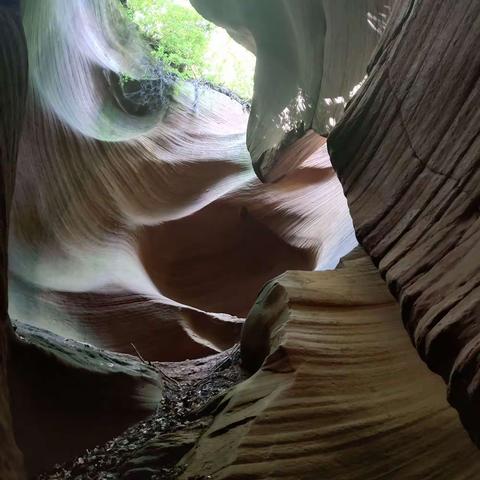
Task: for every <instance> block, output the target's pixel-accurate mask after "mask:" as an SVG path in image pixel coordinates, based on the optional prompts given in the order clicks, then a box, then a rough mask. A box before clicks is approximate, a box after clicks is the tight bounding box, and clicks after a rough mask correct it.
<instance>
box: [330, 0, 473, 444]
mask: <svg viewBox="0 0 480 480" xmlns="http://www.w3.org/2000/svg"><path fill="white" fill-rule="evenodd" d="M405 6H406V7H408V8H405V9H404V10H403V12H400V13H401V14H400V15H398V16H397V17H396V18H395V21H393V22H392V23H391V24H390V26H389V28H388V30H387V32H386V34H385V36H384V38H383V39H382V43H381V45H380V47H379V50H378V52H377V54H376V56H375V58H374V59H373V61H372V63H371V65H370V76H369V78H368V80H367V81H366V83H365V86H364V88H363V89H362V91H361V92H360V93H359V94H358V96H357V97H356V98H355V99H354V101H353V102H352V104H351V106H350V107H349V108H348V110H347V113H346V116H345V119H344V120H343V121H342V124H341V125H340V126H339V128H338V129H336V130H335V131H334V132H333V133H332V135H331V137H330V138H329V148H330V153H331V156H332V161H333V164H334V166H335V168H336V169H337V171H338V174H339V176H340V179H341V181H342V183H343V186H344V189H345V192H346V195H347V197H348V201H349V205H350V209H351V212H352V216H353V218H354V221H355V228H356V231H357V235H358V238H359V240H360V241H361V243H362V244H363V246H364V247H365V249H366V251H367V252H368V254H369V255H370V256H371V257H372V259H373V260H374V262H375V263H376V264H377V265H378V268H379V270H380V272H381V274H382V276H383V277H385V279H386V281H387V284H388V286H389V288H390V290H391V292H392V293H393V294H394V295H395V296H396V297H397V299H398V300H399V301H400V303H401V308H402V315H403V321H404V324H405V326H406V328H407V330H408V332H409V333H410V336H411V338H412V340H413V342H414V344H415V346H416V348H417V350H418V352H419V354H420V356H421V357H422V358H423V359H424V360H425V361H426V362H427V364H428V366H429V367H430V368H431V369H432V370H433V371H435V372H437V373H439V374H440V375H441V376H442V377H443V378H444V380H445V381H446V382H447V383H448V399H449V401H450V403H451V404H452V405H453V406H455V408H457V409H458V411H459V412H460V415H461V418H462V421H463V423H464V424H465V426H466V427H467V428H468V430H469V432H470V434H471V435H472V437H473V439H474V440H475V441H476V442H477V444H478V443H480V416H479V415H478V412H479V409H480V377H479V374H478V372H479V368H480V362H479V348H480V323H479V321H478V319H479V313H480V294H479V284H480V269H479V265H480V262H479V259H480V257H479V247H478V240H479V235H480V223H479V221H478V195H479V182H478V179H479V171H480V170H479V168H478V167H479V162H480V156H479V154H478V152H479V148H480V116H479V115H480V113H479V110H478V104H479V102H480V82H479V80H480V77H479V72H480V51H479V49H478V45H479V43H480V4H479V3H478V2H470V1H460V2H454V3H452V4H450V3H448V2H434V1H412V2H409V3H408V4H406V5H405Z"/></svg>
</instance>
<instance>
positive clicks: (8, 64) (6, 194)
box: [0, 2, 27, 480]
mask: <svg viewBox="0 0 480 480" xmlns="http://www.w3.org/2000/svg"><path fill="white" fill-rule="evenodd" d="M11 4H12V5H11V8H8V7H5V6H3V5H0V116H1V121H0V191H1V196H0V445H1V447H0V478H2V479H4V480H17V479H20V478H23V474H22V472H23V467H22V461H21V456H20V453H19V451H18V449H17V447H16V445H15V440H14V437H13V430H12V425H11V416H10V407H9V398H8V395H9V392H8V388H7V378H6V375H7V370H6V369H7V353H8V352H7V337H8V336H9V333H10V332H9V321H8V314H7V304H8V291H7V288H8V282H7V240H8V227H9V220H8V219H9V213H10V205H11V199H12V194H13V185H14V179H15V164H16V159H17V149H18V140H19V136H20V131H21V125H22V119H23V114H24V107H25V99H26V89H27V78H26V73H27V54H26V46H25V38H24V34H23V29H22V27H21V25H20V22H19V17H18V13H17V9H14V2H11Z"/></svg>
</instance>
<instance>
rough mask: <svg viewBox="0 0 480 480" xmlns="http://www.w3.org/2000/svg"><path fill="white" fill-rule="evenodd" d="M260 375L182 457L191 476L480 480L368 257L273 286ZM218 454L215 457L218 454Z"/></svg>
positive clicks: (253, 361)
mask: <svg viewBox="0 0 480 480" xmlns="http://www.w3.org/2000/svg"><path fill="white" fill-rule="evenodd" d="M261 345H263V346H265V348H266V351H265V354H266V358H264V361H263V363H262V364H261V367H260V369H259V370H258V371H257V372H256V373H255V374H254V375H253V376H252V377H251V378H250V379H248V380H247V381H245V382H243V383H241V384H239V385H238V386H237V387H235V388H234V389H233V390H231V391H230V393H229V394H228V395H227V397H226V398H225V399H224V400H223V401H222V403H221V405H220V406H219V407H218V408H217V414H216V417H215V419H214V421H213V423H212V425H211V426H210V427H209V428H208V429H207V430H206V431H205V433H204V434H203V435H202V437H201V438H200V440H199V442H198V443H197V445H196V447H195V448H194V450H193V452H192V453H190V454H189V455H187V457H185V458H184V460H183V463H184V464H185V465H186V467H187V468H186V471H185V473H184V474H183V476H182V477H181V478H184V479H193V478H200V477H202V478H203V477H208V478H212V479H245V478H249V479H262V480H263V479H279V478H284V479H292V480H294V479H295V480H298V479H312V480H314V479H315V480H317V479H319V478H326V479H327V478H328V479H331V478H332V479H333V478H341V479H362V480H363V479H365V480H366V479H369V480H370V479H373V478H375V479H385V480H387V479H388V480H391V479H399V480H400V479H402V480H403V479H406V478H412V479H414V478H415V479H417V478H418V479H420V478H421V479H432V480H433V479H436V480H438V479H445V480H451V479H452V478H455V479H456V480H460V479H474V478H477V477H478V475H479V474H480V460H479V458H478V451H477V449H476V448H475V446H474V445H473V444H472V443H471V442H470V439H469V438H468V435H467V434H466V433H465V432H464V430H463V428H462V426H461V424H460V422H459V420H458V417H457V414H456V412H455V410H454V409H452V408H451V407H450V406H449V405H448V404H447V402H446V401H445V398H444V397H445V394H444V386H443V382H442V381H441V379H440V378H438V377H437V376H436V375H435V374H433V373H432V372H430V371H429V370H428V369H427V368H426V366H425V365H424V364H423V363H422V361H421V360H420V359H419V358H418V356H417V354H416V352H415V350H414V349H413V347H412V345H411V343H410V341H409V339H408V336H406V335H405V333H404V331H403V328H402V325H401V321H400V310H399V308H398V306H397V304H396V302H395V300H394V299H393V297H392V296H391V295H390V294H389V292H388V291H387V289H386V287H385V285H384V283H383V281H382V279H381V278H380V276H379V275H378V272H377V271H376V269H375V268H374V266H373V265H372V264H371V263H370V260H369V259H367V258H366V256H365V255H364V254H363V253H361V252H360V253H357V254H355V255H352V256H350V257H349V258H347V259H346V260H345V262H344V264H343V268H341V269H339V270H336V271H331V272H313V273H306V272H288V273H286V274H285V275H283V276H281V277H279V278H278V279H276V280H274V281H272V282H271V283H270V284H269V285H267V286H266V287H265V289H264V291H263V292H262V294H261V295H260V296H259V299H258V301H257V303H256V304H255V306H254V307H253V309H252V310H251V312H250V314H249V317H248V319H247V322H246V324H245V331H244V334H243V338H242V355H243V359H244V362H245V363H246V365H248V366H250V367H251V368H255V366H257V364H258V363H259V362H261V361H262V360H263V359H262V358H261V357H259V355H258V352H259V351H260V348H259V346H261ZM214 452H215V453H214Z"/></svg>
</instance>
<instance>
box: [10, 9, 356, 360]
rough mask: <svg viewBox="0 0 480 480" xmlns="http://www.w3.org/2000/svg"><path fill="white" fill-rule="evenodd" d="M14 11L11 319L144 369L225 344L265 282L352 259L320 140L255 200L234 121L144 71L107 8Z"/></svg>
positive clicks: (146, 61) (133, 44)
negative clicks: (26, 83)
mask: <svg viewBox="0 0 480 480" xmlns="http://www.w3.org/2000/svg"><path fill="white" fill-rule="evenodd" d="M24 4H25V6H24V25H25V30H26V37H27V44H28V49H29V62H30V66H31V68H30V78H29V80H30V89H29V96H28V103H27V115H26V121H25V128H24V132H23V136H22V139H21V143H20V150H19V159H18V174H17V179H16V188H15V198H14V201H13V208H12V231H11V234H10V251H9V263H10V274H11V279H12V288H11V289H10V314H11V316H12V317H14V318H17V319H18V320H20V321H23V322H25V323H28V324H31V325H37V326H39V327H42V328H46V329H50V330H51V331H53V332H55V333H57V334H59V335H63V336H67V337H69V338H73V339H76V340H79V341H87V342H90V343H92V344H95V345H97V346H99V347H103V348H111V349H114V350H116V351H118V352H131V350H130V346H129V343H130V342H133V343H135V345H136V347H137V348H138V349H139V351H141V352H142V354H144V355H145V356H146V358H149V359H156V360H178V359H181V358H194V357H198V356H201V355H202V354H205V353H210V352H212V351H215V350H217V351H218V350H220V349H223V348H226V347H229V346H231V345H232V344H233V343H234V342H235V340H237V339H238V332H239V328H238V319H237V318H236V317H243V316H245V315H246V313H247V312H248V309H249V307H250V305H251V304H252V302H253V301H254V299H255V297H256V295H257V293H258V291H259V290H260V289H261V287H262V285H263V284H264V283H265V282H266V281H268V280H270V279H271V278H272V277H273V276H276V275H278V274H281V273H282V272H283V271H285V270H286V269H292V268H293V269H305V270H311V269H315V268H325V267H328V266H334V265H335V264H336V263H337V262H338V259H339V258H340V257H341V256H342V255H343V254H345V253H347V252H348V251H350V249H351V248H353V246H354V245H355V244H356V240H355V238H354V235H353V227H352V224H351V220H350V216H349V213H348V208H347V205H346V200H345V198H344V195H343V192H342V190H341V186H340V183H339V182H338V179H337V178H336V176H335V174H334V172H333V169H332V167H331V165H330V162H329V159H328V154H327V152H326V145H325V139H324V138H323V137H321V136H320V135H318V134H311V135H309V136H307V137H306V138H305V140H304V141H303V143H301V144H300V145H297V146H295V147H292V149H291V150H289V151H288V152H289V155H290V157H291V156H295V157H298V158H300V161H299V162H297V166H298V171H296V172H295V173H294V174H293V175H290V176H288V177H285V178H283V179H282V180H281V181H279V182H278V184H275V185H270V186H266V185H262V184H261V183H260V182H259V181H258V180H257V179H256V178H255V175H254V172H253V170H252V168H251V163H250V156H249V154H248V151H247V149H246V147H245V139H246V129H247V122H248V114H247V113H246V112H245V111H244V110H243V109H242V106H241V105H240V104H238V103H237V102H235V101H234V100H232V99H230V98H229V97H227V96H225V95H223V94H220V93H218V92H216V91H213V90H211V89H208V88H206V87H202V86H198V85H194V84H192V83H186V82H181V81H179V80H177V81H175V80H174V79H172V78H171V77H169V76H168V75H165V74H164V72H162V71H161V68H160V67H158V66H154V65H152V64H151V60H150V56H149V54H148V49H147V48H146V46H145V45H143V43H142V41H141V39H140V38H139V37H138V34H137V32H136V31H135V29H134V28H133V27H132V26H131V25H129V23H128V21H127V19H126V18H125V16H124V15H123V14H122V12H121V10H120V5H119V2H118V1H117V0H105V1H102V2H98V1H94V0H79V1H75V2H64V1H63V0H45V1H42V2H38V1H36V0H26V1H25V2H24ZM122 75H128V76H129V77H131V78H133V79H134V80H133V81H132V83H131V84H130V87H129V88H133V87H131V85H132V84H133V85H134V86H136V88H138V92H140V93H139V98H137V97H138V95H137V97H136V99H132V97H131V96H130V97H129V96H128V95H127V92H126V89H127V87H124V86H123V87H122V84H121V82H120V80H119V79H120V77H121V76H122ZM59 79H61V81H59ZM147 87H148V88H147ZM138 92H137V93H138ZM142 102H143V103H142ZM147 107H148V108H147ZM297 154H298V155H297ZM290 157H289V158H290ZM312 195H313V196H314V197H312ZM210 312H214V313H210ZM224 314H227V315H224ZM228 314H230V315H232V316H233V317H230V316H229V315H228ZM94 319H96V320H94ZM222 320H225V321H226V323H225V325H224V326H223V327H222V326H221V325H220V323H221V321H222ZM95 323H96V325H95ZM140 323H142V324H144V323H145V325H144V327H142V328H138V327H137V325H139V324H140ZM143 328H145V329H144V330H143ZM147 328H148V329H150V330H151V329H153V330H151V331H152V332H154V334H153V333H152V334H151V335H146V334H145V332H146V331H147ZM167 332H168V333H167ZM169 335H174V337H171V338H168V336H169ZM129 336H130V341H129V342H127V339H128V337H129ZM174 340H178V345H179V347H178V349H177V350H174V349H172V345H173V341H174Z"/></svg>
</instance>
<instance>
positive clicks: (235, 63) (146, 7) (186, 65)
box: [127, 0, 255, 98]
mask: <svg viewBox="0 0 480 480" xmlns="http://www.w3.org/2000/svg"><path fill="white" fill-rule="evenodd" d="M127 11H128V16H129V17H130V18H131V19H132V20H133V22H135V23H136V24H137V25H138V27H139V29H140V32H141V33H142V34H143V35H144V37H145V38H146V40H147V41H148V42H149V43H150V45H151V47H152V49H153V53H152V55H153V56H154V57H155V58H158V59H159V60H161V61H162V62H163V64H164V66H165V67H166V68H167V70H169V71H171V72H174V73H176V74H178V75H179V76H180V77H182V78H184V79H197V80H208V81H210V82H212V83H214V84H219V85H222V86H225V87H227V88H229V89H231V90H233V91H235V92H236V93H238V94H239V95H240V96H241V97H244V98H251V95H252V84H253V70H254V65H255V59H254V56H253V55H252V54H250V53H249V52H247V51H246V50H245V49H243V47H240V46H239V45H238V44H236V43H235V42H234V41H233V40H232V39H231V38H230V37H229V36H228V34H227V33H226V32H225V31H224V30H223V29H220V28H217V27H216V26H215V25H212V24H211V23H209V22H208V21H206V20H205V19H204V18H203V17H201V16H200V15H199V14H198V13H197V12H196V11H195V10H194V9H193V7H192V6H191V5H190V4H189V3H188V1H186V0H128V1H127Z"/></svg>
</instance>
